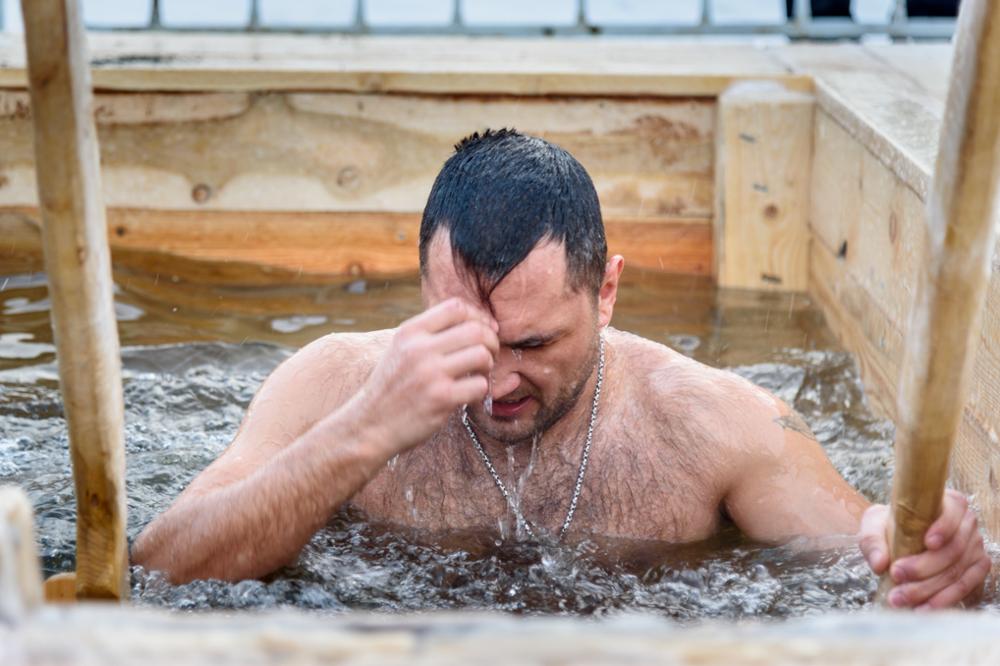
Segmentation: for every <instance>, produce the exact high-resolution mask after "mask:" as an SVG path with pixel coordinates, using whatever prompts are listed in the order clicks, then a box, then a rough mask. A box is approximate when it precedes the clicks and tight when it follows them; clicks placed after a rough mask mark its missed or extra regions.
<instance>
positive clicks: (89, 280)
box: [22, 0, 129, 599]
mask: <svg viewBox="0 0 1000 666" xmlns="http://www.w3.org/2000/svg"><path fill="white" fill-rule="evenodd" d="M22 12H23V16H24V28H25V42H26V46H27V53H28V71H29V77H30V89H31V108H32V110H33V113H34V129H35V132H34V134H35V163H36V164H37V167H38V168H37V178H38V200H39V202H40V204H41V205H40V208H41V214H42V218H43V219H44V220H45V222H44V224H43V226H42V242H43V246H44V248H45V270H46V273H47V274H48V279H49V295H50V297H51V299H52V325H53V331H54V335H55V341H56V350H57V355H58V359H59V380H60V387H61V390H62V396H63V404H64V408H65V412H66V421H67V423H68V426H69V438H70V448H71V452H72V458H73V477H74V481H75V484H76V498H77V503H76V504H77V556H76V566H77V569H76V592H77V596H79V597H83V598H116V599H122V598H125V597H128V594H129V584H128V573H129V571H128V554H127V543H126V537H125V450H124V440H123V430H122V418H123V412H124V407H123V403H122V385H121V360H120V357H119V349H118V332H117V329H116V324H115V315H114V307H113V297H112V284H111V260H110V253H109V251H108V243H107V235H106V233H107V229H106V223H105V219H104V203H103V201H102V200H101V182H100V175H101V172H100V166H99V156H98V147H97V133H96V130H95V127H94V122H93V113H92V110H91V105H92V98H91V92H90V78H89V74H88V65H87V53H86V44H85V42H84V39H85V36H84V30H83V24H82V22H81V20H80V17H79V15H78V12H79V3H77V2H76V1H75V0H23V1H22Z"/></svg>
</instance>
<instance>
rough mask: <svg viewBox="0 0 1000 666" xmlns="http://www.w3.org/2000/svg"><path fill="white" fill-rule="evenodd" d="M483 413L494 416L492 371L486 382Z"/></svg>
mask: <svg viewBox="0 0 1000 666" xmlns="http://www.w3.org/2000/svg"><path fill="white" fill-rule="evenodd" d="M483 411H484V412H486V413H487V414H489V415H490V416H493V372H492V371H491V372H490V374H489V377H487V381H486V397H485V398H483Z"/></svg>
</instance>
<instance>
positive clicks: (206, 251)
mask: <svg viewBox="0 0 1000 666" xmlns="http://www.w3.org/2000/svg"><path fill="white" fill-rule="evenodd" d="M107 220H108V235H109V240H110V243H111V251H112V258H113V260H114V263H115V266H116V267H119V268H122V269H128V270H130V271H133V272H140V273H145V274H148V275H154V274H159V275H163V276H164V281H165V282H166V281H168V280H169V279H170V277H171V276H178V277H179V278H181V279H184V280H193V281H201V282H204V283H206V284H216V285H219V284H233V285H245V286H252V285H273V284H280V283H283V282H285V283H288V282H297V283H309V282H325V281H328V280H330V279H332V278H337V277H342V276H354V277H361V276H378V275H382V276H388V275H399V274H403V273H413V272H415V271H416V270H417V267H418V265H417V231H418V228H419V226H420V218H419V215H418V214H416V213H365V212H353V213H337V212H329V213H316V212H296V213H290V212H281V213H278V212H274V213H271V212H237V211H156V210H122V209H109V210H108V215H107ZM41 226H42V225H41V224H40V223H39V218H38V214H37V212H36V211H34V210H32V209H16V210H8V211H3V210H0V275H3V274H10V273H16V272H25V271H30V270H40V268H41V265H40V259H41V241H40V232H39V228H40V227H41ZM606 229H607V236H608V244H609V249H610V251H611V252H613V253H618V254H623V255H624V256H625V259H626V261H627V263H628V265H629V266H630V267H635V268H646V269H650V270H654V271H662V272H667V273H681V274H689V275H708V274H709V273H710V272H711V265H712V228H711V224H710V222H709V220H708V219H707V218H702V219H698V218H670V217H666V218H653V219H646V218H609V219H608V220H607V221H606Z"/></svg>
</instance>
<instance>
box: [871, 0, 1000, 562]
mask: <svg viewBox="0 0 1000 666" xmlns="http://www.w3.org/2000/svg"><path fill="white" fill-rule="evenodd" d="M960 14H961V15H960V17H959V27H958V35H957V38H956V41H955V53H954V57H953V65H952V71H951V82H950V87H949V90H948V101H947V104H946V107H945V115H944V120H943V123H942V127H941V141H940V145H939V148H938V158H937V164H936V167H935V172H934V184H933V188H932V190H931V192H930V194H929V196H928V199H927V233H928V236H929V243H928V247H929V248H930V249H929V256H928V260H927V262H926V266H925V270H924V271H923V272H922V274H921V276H920V282H919V284H918V286H917V294H916V301H915V302H914V310H913V315H912V318H911V320H910V327H909V330H908V332H907V342H906V352H905V355H904V360H903V368H902V372H901V378H900V391H899V403H898V408H899V409H898V419H897V421H898V422H897V424H896V425H897V429H896V476H895V480H894V482H893V490H892V516H893V522H894V527H893V529H892V531H891V534H890V550H891V554H892V558H893V559H894V560H895V559H897V558H899V557H903V556H905V555H911V554H915V553H919V552H921V551H923V550H924V543H923V539H924V533H925V532H926V531H927V528H928V527H930V525H931V523H933V522H934V520H936V519H937V517H938V516H939V515H940V513H941V499H942V496H943V493H944V487H945V482H946V480H947V477H948V457H949V454H950V452H951V448H952V444H953V442H954V440H955V433H956V431H957V429H958V425H959V423H960V421H961V418H962V412H963V409H964V407H965V402H966V397H967V395H968V383H969V377H970V374H971V362H972V359H973V357H974V355H975V350H976V346H977V343H978V340H979V330H980V326H979V325H980V321H979V320H980V314H981V310H982V306H983V297H984V293H985V287H986V284H987V281H988V279H989V274H990V258H991V257H992V255H993V250H994V245H995V226H996V218H997V204H996V202H997V190H998V183H1000V0H965V2H963V3H962V8H961V13H960Z"/></svg>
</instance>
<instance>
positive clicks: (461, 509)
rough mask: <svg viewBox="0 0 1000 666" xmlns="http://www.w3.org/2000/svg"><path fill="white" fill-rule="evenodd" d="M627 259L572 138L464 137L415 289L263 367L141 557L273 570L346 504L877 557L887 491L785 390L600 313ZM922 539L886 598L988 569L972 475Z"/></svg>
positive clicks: (625, 536)
mask: <svg viewBox="0 0 1000 666" xmlns="http://www.w3.org/2000/svg"><path fill="white" fill-rule="evenodd" d="M622 267H623V259H622V257H621V256H613V257H611V258H608V257H607V245H606V242H605V237H604V226H603V223H602V220H601V213H600V207H599V204H598V200H597V193H596V191H595V190H594V186H593V183H592V182H591V180H590V177H589V176H588V175H587V173H586V171H584V169H583V167H582V166H581V165H580V164H579V163H578V162H577V161H576V160H575V159H574V158H573V157H572V156H571V155H569V153H567V152H566V151H564V150H562V149H560V148H558V147H556V146H553V145H551V144H549V143H547V142H545V141H543V140H541V139H537V138H534V137H529V136H525V135H521V134H519V133H517V132H515V131H511V130H500V131H497V132H490V131H487V132H486V133H484V134H483V135H478V134H473V135H472V136H471V137H468V138H467V139H465V140H463V141H462V142H461V143H460V144H458V146H457V147H456V152H455V154H454V155H453V156H452V157H451V158H450V159H449V160H448V161H447V162H446V163H445V165H444V167H443V168H442V170H441V173H440V174H439V175H438V177H437V180H436V181H435V183H434V187H433V189H432V190H431V193H430V197H429V199H428V202H427V206H426V208H425V210H424V215H423V221H422V223H421V228H420V268H421V290H422V295H423V301H424V305H425V306H426V310H425V311H424V312H423V313H422V314H420V315H417V316H416V317H413V318H412V319H410V320H408V321H406V322H404V323H403V324H402V325H400V326H399V327H398V328H397V329H394V330H389V331H376V332H372V333H361V334H333V335H328V336H326V337H323V338H321V339H319V340H317V341H315V342H313V343H312V344H310V345H308V346H306V347H305V348H303V349H302V350H300V351H299V352H298V353H296V354H295V355H294V356H293V357H292V358H290V359H289V360H288V361H286V362H285V363H284V364H282V365H281V366H280V367H279V368H278V369H277V370H275V371H274V373H273V374H272V375H271V376H270V377H269V378H268V379H267V381H266V382H265V383H264V385H263V386H262V387H261V388H260V390H259V392H258V393H257V396H256V397H255V399H254V400H253V403H252V404H251V405H250V408H249V410H248V411H247V414H246V417H245V418H244V421H243V424H242V426H241V427H240V430H239V432H238V433H237V435H236V438H235V440H234V441H233V443H232V444H231V445H230V446H229V448H228V449H226V451H225V452H224V453H223V454H222V455H221V456H219V458H218V459H217V460H216V461H215V462H213V463H212V464H211V465H210V466H209V467H208V468H207V469H206V470H205V471H203V472H202V473H201V474H200V475H199V476H198V477H197V478H196V479H195V480H194V481H193V482H192V483H191V485H190V486H189V487H188V488H187V489H186V490H185V491H184V492H183V493H182V494H181V495H180V497H179V498H178V499H177V500H176V502H175V503H174V505H173V506H172V507H171V508H170V509H169V510H168V511H167V512H166V513H164V514H163V515H162V516H160V517H159V518H157V519H156V520H155V521H153V522H152V523H151V524H150V525H149V526H147V527H146V529H145V530H144V531H143V533H142V534H141V535H140V536H139V538H138V540H137V541H136V543H135V547H134V549H133V553H132V554H133V559H134V561H135V563H137V564H141V565H143V566H145V567H146V568H147V569H156V570H161V571H164V572H166V574H167V575H168V576H169V577H170V579H171V580H173V581H175V582H182V581H188V580H192V579H195V578H209V577H211V578H220V579H225V580H239V579H244V578H254V577H260V576H264V575H266V574H268V573H270V572H272V571H274V570H275V569H277V568H279V567H281V566H283V565H286V564H289V563H291V562H293V561H294V560H295V558H296V557H297V555H298V553H299V551H300V550H301V549H302V547H303V546H304V545H305V544H306V543H307V542H308V540H309V539H310V537H311V536H312V535H313V534H314V533H315V532H316V531H317V530H318V529H320V528H321V527H323V526H324V525H325V524H326V523H327V522H328V521H329V520H330V518H331V516H332V515H333V514H334V513H335V512H336V511H337V510H338V509H340V508H341V507H343V506H344V505H348V504H350V505H352V506H353V507H355V508H356V509H359V510H360V511H361V512H363V513H364V514H365V515H366V516H367V517H368V518H369V519H370V520H372V521H378V522H381V523H388V524H395V525H399V526H404V527H408V528H418V529H421V530H427V531H429V532H435V533H446V532H452V533H454V532H457V531H479V532H482V531H483V530H486V531H492V532H494V533H496V532H499V533H500V534H501V535H504V534H506V535H516V534H520V535H524V536H528V537H535V538H552V539H565V540H568V541H577V540H581V539H588V538H589V539H596V540H599V541H605V542H609V543H614V542H616V540H620V541H617V542H618V543H627V542H628V541H632V542H635V541H636V540H642V541H646V542H648V541H650V540H655V541H661V542H665V543H681V542H690V541H696V540H700V539H705V538H707V537H709V536H711V535H712V534H713V533H715V532H716V531H717V530H719V528H720V525H721V524H722V523H723V521H727V520H731V521H733V522H735V524H736V525H737V526H738V527H739V528H740V529H741V530H742V531H743V532H744V533H745V534H746V535H747V536H749V537H750V538H752V539H756V540H760V541H766V542H784V541H787V540H790V539H792V538H794V537H821V536H826V535H837V534H850V535H855V534H856V535H858V539H859V544H860V547H861V549H862V551H863V552H864V554H865V557H866V558H867V560H868V562H869V564H870V566H871V567H872V569H873V570H874V571H875V572H877V573H882V572H883V571H885V570H886V568H887V567H888V565H889V562H888V547H887V543H886V530H887V524H888V511H887V509H886V507H884V506H869V503H868V502H867V501H866V500H865V499H864V498H863V497H861V496H860V495H859V494H858V493H857V492H856V491H855V490H854V489H853V488H851V487H850V486H849V485H848V484H847V483H846V482H845V481H844V480H843V479H842V478H841V477H840V475H839V474H838V473H837V472H836V470H835V469H834V468H833V466H832V465H831V464H830V462H829V460H827V458H826V456H825V455H824V453H823V450H822V448H821V447H820V445H819V444H818V443H817V442H816V439H815V438H814V436H813V435H812V433H811V432H810V430H809V427H808V426H807V425H806V424H805V423H804V422H803V421H802V419H801V418H800V417H799V416H798V415H797V414H796V413H795V412H794V411H792V410H791V409H790V408H789V407H788V406H787V405H786V404H784V403H783V402H781V401H780V400H778V399H777V398H775V397H774V396H773V395H771V394H770V393H768V392H767V391H765V390H763V389H760V388H758V387H756V386H754V385H753V384H751V383H750V382H748V381H746V380H744V379H741V378H740V377H738V376H736V375H734V374H732V373H729V372H726V371H723V370H717V369H713V368H710V367H707V366H704V365H702V364H700V363H698V362H696V361H694V360H691V359H689V358H687V357H686V356H684V355H683V354H680V353H678V352H675V351H674V350H672V349H670V348H668V347H665V346H664V345H661V344H658V343H655V342H651V341H649V340H645V339H642V338H639V337H637V336H634V335H630V334H628V333H624V332H621V331H616V330H614V329H612V328H609V327H608V324H609V322H610V321H611V315H612V311H613V310H614V305H615V298H616V295H617V291H618V282H619V277H620V275H621V272H622ZM496 460H504V461H505V462H507V461H508V460H509V461H511V462H512V464H511V465H510V466H509V467H508V465H501V466H500V467H499V469H498V468H497V467H496V466H494V465H493V461H496ZM390 461H394V462H392V464H390ZM522 477H524V484H523V487H522V489H521V492H520V494H519V498H516V497H514V493H513V490H512V489H514V488H515V487H517V486H518V485H519V480H521V479H522ZM925 543H926V545H927V547H928V551H927V552H925V553H924V554H921V555H917V556H913V557H908V558H903V559H900V560H898V561H896V562H895V563H893V565H892V568H891V576H892V579H893V581H894V582H895V583H896V585H895V587H894V589H893V591H892V593H891V594H890V597H889V599H890V603H892V604H893V605H897V606H917V607H943V606H950V605H953V604H956V603H959V602H960V601H962V600H963V599H965V598H966V597H968V596H969V595H972V594H975V593H977V592H979V591H980V590H981V588H982V585H983V581H984V579H985V576H986V574H987V572H988V571H989V568H990V559H989V558H988V556H987V555H986V554H985V551H984V548H983V540H982V537H981V536H980V534H979V530H978V527H977V523H976V517H975V514H974V513H973V511H972V510H971V509H970V508H969V507H968V504H967V502H966V500H965V498H964V497H963V496H962V495H960V494H958V493H954V492H951V491H949V492H948V493H947V494H946V495H945V497H944V512H943V514H942V516H941V517H940V519H939V520H938V521H937V522H936V523H935V524H934V525H933V526H932V527H931V528H930V530H929V531H928V532H927V535H926V538H925ZM623 556H625V557H627V553H624V554H623Z"/></svg>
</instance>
